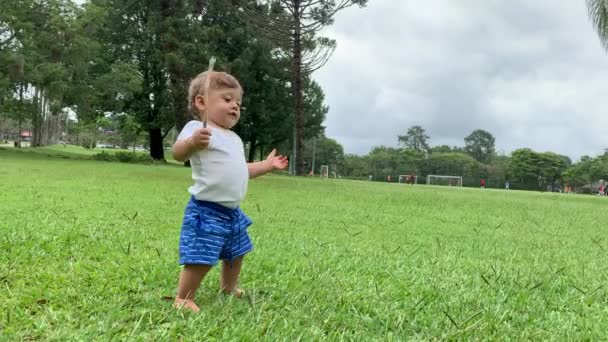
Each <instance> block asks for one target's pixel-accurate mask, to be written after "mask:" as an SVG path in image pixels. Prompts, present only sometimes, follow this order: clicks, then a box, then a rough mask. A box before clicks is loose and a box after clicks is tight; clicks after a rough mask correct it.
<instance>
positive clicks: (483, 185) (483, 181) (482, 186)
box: [479, 178, 486, 189]
mask: <svg viewBox="0 0 608 342" xmlns="http://www.w3.org/2000/svg"><path fill="white" fill-rule="evenodd" d="M479 185H480V186H481V188H482V189H485V188H486V180H485V179H483V178H482V179H481V181H480V182H479Z"/></svg>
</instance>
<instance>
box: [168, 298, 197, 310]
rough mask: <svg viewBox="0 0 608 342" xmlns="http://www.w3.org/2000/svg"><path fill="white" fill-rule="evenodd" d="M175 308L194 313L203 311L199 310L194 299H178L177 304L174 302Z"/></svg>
mask: <svg viewBox="0 0 608 342" xmlns="http://www.w3.org/2000/svg"><path fill="white" fill-rule="evenodd" d="M173 307H174V308H176V309H186V310H190V311H192V312H199V311H201V309H199V307H198V305H196V303H194V301H193V300H192V299H182V298H177V297H176V298H175V302H173Z"/></svg>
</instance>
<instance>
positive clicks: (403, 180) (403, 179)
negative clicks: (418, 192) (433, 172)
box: [399, 175, 418, 184]
mask: <svg viewBox="0 0 608 342" xmlns="http://www.w3.org/2000/svg"><path fill="white" fill-rule="evenodd" d="M411 177H414V182H413V183H411V184H418V176H416V175H399V183H407V182H408V178H409V179H410V180H411Z"/></svg>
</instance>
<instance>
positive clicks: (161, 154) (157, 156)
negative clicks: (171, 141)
mask: <svg viewBox="0 0 608 342" xmlns="http://www.w3.org/2000/svg"><path fill="white" fill-rule="evenodd" d="M148 132H149V134H150V157H152V159H154V160H165V151H164V150H163V134H162V131H161V129H160V127H151V128H150V129H149V131H148Z"/></svg>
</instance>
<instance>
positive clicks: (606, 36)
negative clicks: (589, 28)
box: [586, 0, 608, 50]
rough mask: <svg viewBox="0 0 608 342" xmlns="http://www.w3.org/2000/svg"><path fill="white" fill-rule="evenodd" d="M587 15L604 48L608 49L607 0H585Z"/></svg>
mask: <svg viewBox="0 0 608 342" xmlns="http://www.w3.org/2000/svg"><path fill="white" fill-rule="evenodd" d="M586 1H587V10H588V12H589V17H590V18H591V21H593V26H595V30H596V31H597V34H598V35H599V36H600V40H601V42H602V45H604V48H606V50H608V0H586Z"/></svg>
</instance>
